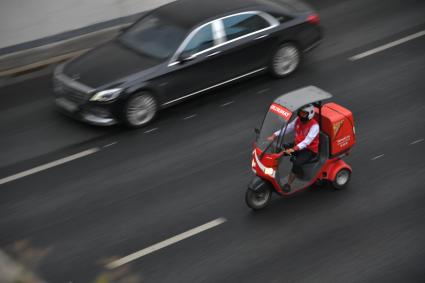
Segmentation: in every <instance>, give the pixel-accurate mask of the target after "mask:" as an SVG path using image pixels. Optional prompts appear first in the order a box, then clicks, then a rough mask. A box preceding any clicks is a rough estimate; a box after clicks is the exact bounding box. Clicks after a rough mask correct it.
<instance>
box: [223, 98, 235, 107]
mask: <svg viewBox="0 0 425 283" xmlns="http://www.w3.org/2000/svg"><path fill="white" fill-rule="evenodd" d="M233 103H235V102H234V101H233V100H232V101H229V102H226V103H223V104H221V105H220V107H226V106H228V105H230V104H233Z"/></svg>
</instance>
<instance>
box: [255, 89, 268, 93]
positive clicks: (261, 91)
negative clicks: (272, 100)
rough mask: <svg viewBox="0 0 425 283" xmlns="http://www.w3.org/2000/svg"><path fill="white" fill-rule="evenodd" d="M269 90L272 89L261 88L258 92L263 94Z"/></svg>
mask: <svg viewBox="0 0 425 283" xmlns="http://www.w3.org/2000/svg"><path fill="white" fill-rule="evenodd" d="M269 90H270V89H269V88H265V89H262V90H259V91H258V92H257V93H258V94H261V93H264V92H267V91H269Z"/></svg>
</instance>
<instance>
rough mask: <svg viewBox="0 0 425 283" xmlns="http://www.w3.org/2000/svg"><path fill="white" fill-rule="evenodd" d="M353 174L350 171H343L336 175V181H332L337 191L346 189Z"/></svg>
mask: <svg viewBox="0 0 425 283" xmlns="http://www.w3.org/2000/svg"><path fill="white" fill-rule="evenodd" d="M350 177H351V172H350V170H348V169H341V170H339V171H338V173H336V175H335V180H333V181H332V186H333V187H334V189H335V190H342V189H344V188H345V187H346V186H347V184H348V182H349V181H350Z"/></svg>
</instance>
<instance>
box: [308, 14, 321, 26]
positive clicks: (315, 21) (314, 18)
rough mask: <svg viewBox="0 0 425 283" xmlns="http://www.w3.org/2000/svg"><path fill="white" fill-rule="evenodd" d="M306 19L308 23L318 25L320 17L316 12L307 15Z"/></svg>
mask: <svg viewBox="0 0 425 283" xmlns="http://www.w3.org/2000/svg"><path fill="white" fill-rule="evenodd" d="M307 21H308V22H309V23H310V24H313V25H318V24H320V17H319V15H318V14H311V15H310V16H308V18H307Z"/></svg>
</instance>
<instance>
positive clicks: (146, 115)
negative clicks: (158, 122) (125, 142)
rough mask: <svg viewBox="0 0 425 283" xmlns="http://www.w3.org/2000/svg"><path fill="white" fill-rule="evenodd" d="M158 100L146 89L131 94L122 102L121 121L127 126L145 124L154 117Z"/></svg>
mask: <svg viewBox="0 0 425 283" xmlns="http://www.w3.org/2000/svg"><path fill="white" fill-rule="evenodd" d="M157 112H158V102H157V100H156V99H155V97H154V96H153V95H152V94H151V93H150V92H147V91H142V92H138V93H135V94H133V95H131V96H130V97H129V98H128V99H127V101H126V102H125V103H124V108H123V115H122V116H123V117H122V118H123V122H124V124H125V125H126V126H127V127H129V128H141V127H143V126H146V125H147V124H149V123H150V122H152V120H153V119H154V118H155V117H156V114H157Z"/></svg>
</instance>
